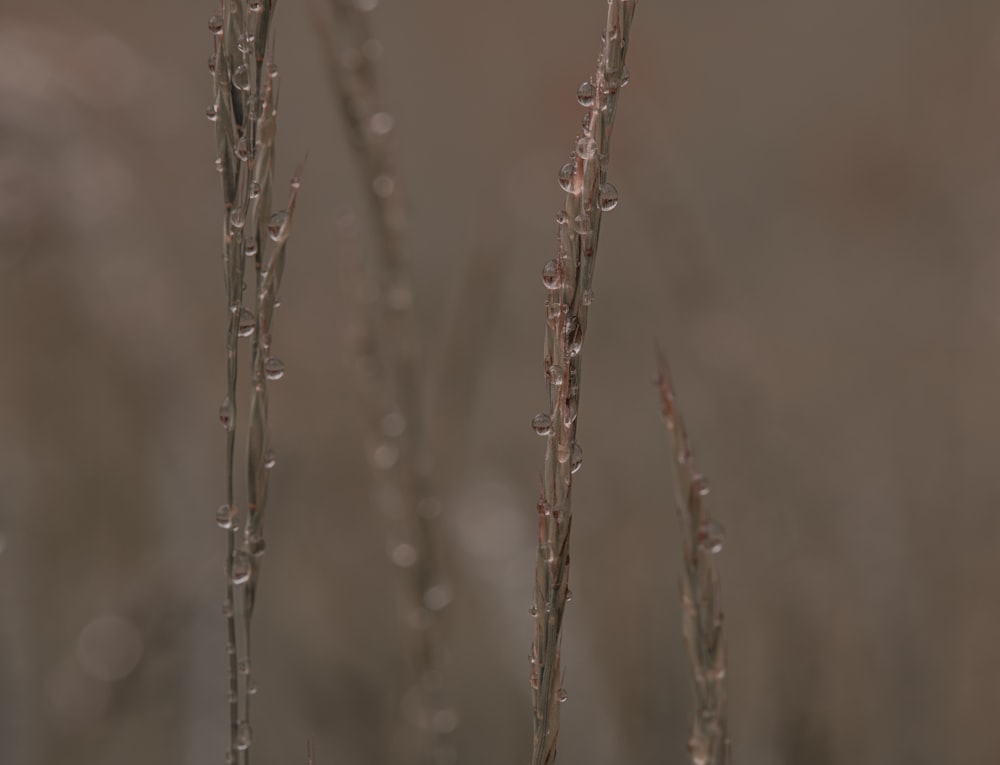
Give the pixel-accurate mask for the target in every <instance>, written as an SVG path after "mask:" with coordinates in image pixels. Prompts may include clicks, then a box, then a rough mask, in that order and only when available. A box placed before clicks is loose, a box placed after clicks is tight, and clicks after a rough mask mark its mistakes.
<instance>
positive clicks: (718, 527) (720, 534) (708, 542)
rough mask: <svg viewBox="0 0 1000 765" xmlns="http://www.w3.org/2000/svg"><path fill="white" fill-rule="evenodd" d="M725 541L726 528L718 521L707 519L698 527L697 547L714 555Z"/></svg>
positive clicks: (720, 550) (719, 550) (720, 549)
mask: <svg viewBox="0 0 1000 765" xmlns="http://www.w3.org/2000/svg"><path fill="white" fill-rule="evenodd" d="M725 543H726V530H725V529H724V528H723V527H722V524H721V523H719V522H718V521H708V522H706V523H702V524H701V525H700V526H699V527H698V547H700V548H701V549H702V550H704V551H705V552H707V553H711V554H713V555H715V554H716V553H720V552H722V547H723V545H725Z"/></svg>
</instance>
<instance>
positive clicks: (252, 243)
mask: <svg viewBox="0 0 1000 765" xmlns="http://www.w3.org/2000/svg"><path fill="white" fill-rule="evenodd" d="M243 254H244V255H246V256H247V257H248V258H252V257H255V256H256V255H257V240H256V238H254V239H247V240H246V242H244V244H243Z"/></svg>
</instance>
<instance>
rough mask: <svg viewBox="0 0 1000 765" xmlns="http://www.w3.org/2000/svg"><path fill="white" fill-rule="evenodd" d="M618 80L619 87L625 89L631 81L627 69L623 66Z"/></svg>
mask: <svg viewBox="0 0 1000 765" xmlns="http://www.w3.org/2000/svg"><path fill="white" fill-rule="evenodd" d="M619 79H620V80H621V86H622V87H623V88H624V87H625V86H626V85H628V83H629V80H631V79H632V75H631V74H630V73H629V70H628V67H627V66H623V67H622V73H621V76H620V78H619Z"/></svg>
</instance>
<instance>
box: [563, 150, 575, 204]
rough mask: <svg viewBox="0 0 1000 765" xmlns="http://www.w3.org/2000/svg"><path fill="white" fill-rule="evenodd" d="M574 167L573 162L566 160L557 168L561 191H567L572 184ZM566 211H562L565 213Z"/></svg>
mask: <svg viewBox="0 0 1000 765" xmlns="http://www.w3.org/2000/svg"><path fill="white" fill-rule="evenodd" d="M574 169H575V167H574V163H572V162H567V163H566V164H565V165H563V166H562V167H561V168H559V188H561V189H562V190H563V191H569V190H570V188H572V186H573V170H574ZM565 214H566V213H563V215H565Z"/></svg>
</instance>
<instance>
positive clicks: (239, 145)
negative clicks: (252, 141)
mask: <svg viewBox="0 0 1000 765" xmlns="http://www.w3.org/2000/svg"><path fill="white" fill-rule="evenodd" d="M233 154H235V155H236V159H238V160H239V161H240V162H246V161H247V160H248V159H249V158H250V150H249V149H248V148H247V139H246V138H240V140H239V141H237V142H236V148H235V149H234V150H233Z"/></svg>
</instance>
